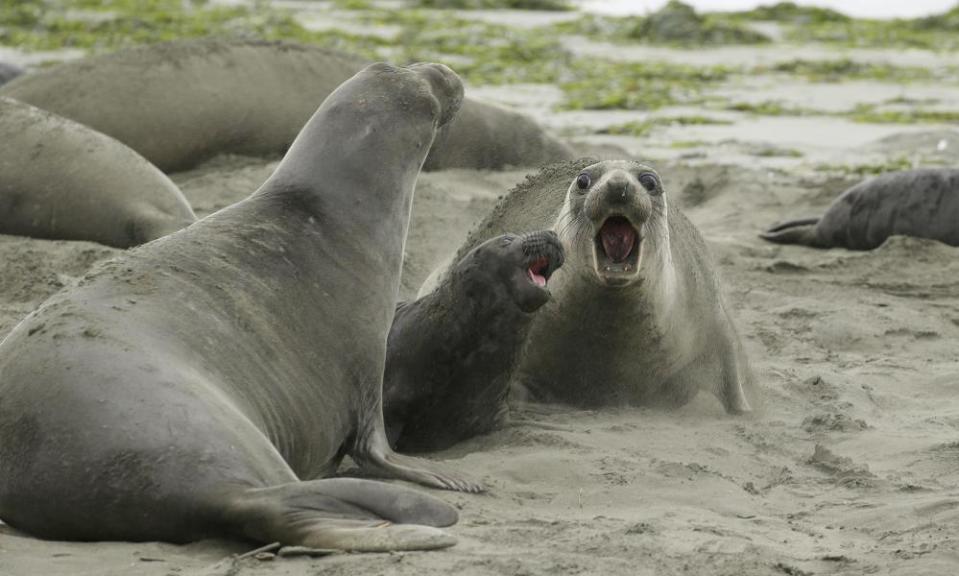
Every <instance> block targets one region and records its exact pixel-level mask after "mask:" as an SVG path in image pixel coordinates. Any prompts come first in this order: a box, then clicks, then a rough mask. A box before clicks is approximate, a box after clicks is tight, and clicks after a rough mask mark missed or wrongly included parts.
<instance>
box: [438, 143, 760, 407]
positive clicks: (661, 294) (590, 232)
mask: <svg viewBox="0 0 959 576" xmlns="http://www.w3.org/2000/svg"><path fill="white" fill-rule="evenodd" d="M570 181H572V184H570ZM544 226H553V227H554V229H555V230H556V232H557V234H558V235H559V237H560V238H561V239H562V240H563V244H564V246H565V247H566V264H565V265H564V266H563V268H561V269H560V270H558V271H557V272H556V274H554V275H553V280H552V281H551V292H552V294H553V298H552V299H551V301H550V302H549V303H547V304H546V305H545V306H544V307H543V309H542V310H540V311H539V312H538V313H537V314H536V316H535V318H534V319H533V320H532V327H531V328H530V333H529V336H528V338H527V339H526V342H525V345H524V348H523V350H522V351H521V354H520V359H519V364H518V368H517V371H516V373H515V378H514V380H515V384H516V385H517V388H518V390H519V391H525V392H527V393H528V394H530V395H531V396H532V398H533V399H536V400H540V401H547V402H562V403H568V404H575V405H579V406H602V405H612V404H634V405H645V404H652V405H655V404H659V405H671V406H675V405H681V404H683V403H685V402H687V401H688V400H689V399H690V398H692V396H693V395H694V394H696V393H697V392H698V391H699V390H700V389H708V390H710V391H712V392H714V393H715V394H717V395H718V396H719V398H720V400H721V401H722V403H723V406H724V407H725V409H726V411H727V412H730V413H743V412H749V411H751V409H752V408H751V405H750V399H749V398H748V397H747V391H748V392H749V393H750V394H751V393H752V375H751V372H750V370H749V367H748V363H747V361H746V357H745V354H744V351H743V349H742V345H741V343H740V340H739V336H738V335H737V332H736V329H735V326H734V325H733V322H732V319H731V318H730V316H729V314H728V312H727V311H726V306H725V304H724V302H723V297H722V288H721V286H720V283H719V279H718V277H717V273H716V271H715V269H714V265H713V263H712V261H711V259H710V256H709V249H708V247H707V246H706V244H705V242H704V241H703V239H702V237H701V236H700V234H699V231H698V230H697V229H696V227H695V226H694V225H693V224H692V223H691V222H690V221H689V220H688V219H686V217H685V216H684V215H683V214H682V213H681V212H680V211H679V210H678V209H677V208H676V207H675V206H673V205H672V204H671V203H669V202H668V200H667V194H666V192H665V189H664V185H663V183H662V181H661V179H660V177H659V175H658V174H657V173H656V171H655V170H653V169H652V168H650V167H649V166H646V165H644V164H641V163H639V162H634V161H625V160H617V161H605V162H596V161H595V160H593V159H581V160H576V161H572V162H565V163H559V164H554V165H551V166H547V167H545V168H543V169H542V170H541V171H540V172H539V173H538V174H536V175H534V176H529V177H527V180H526V181H525V182H523V183H521V184H520V185H519V186H517V187H516V188H514V189H513V190H511V191H510V192H509V194H507V195H506V196H505V197H504V198H503V199H502V200H501V202H500V203H499V204H498V205H497V206H496V207H494V209H493V211H492V212H491V213H490V215H489V216H487V217H486V218H485V219H484V220H483V221H482V222H481V223H480V224H479V226H478V227H477V229H476V230H474V231H473V232H472V233H471V234H470V237H469V238H468V239H467V241H466V243H465V244H464V246H463V247H462V248H461V249H460V253H464V251H468V250H470V249H472V247H473V246H476V245H477V244H479V243H481V242H483V241H485V240H486V239H487V238H489V237H491V236H494V235H497V234H501V233H502V232H503V231H504V230H516V231H524V230H535V229H539V228H542V227H544ZM457 257H458V256H457ZM444 277H445V276H444V275H443V274H442V273H440V274H435V275H434V276H433V282H434V283H435V281H436V279H438V278H444ZM429 289H430V286H429V285H428V284H427V285H424V291H425V290H429Z"/></svg>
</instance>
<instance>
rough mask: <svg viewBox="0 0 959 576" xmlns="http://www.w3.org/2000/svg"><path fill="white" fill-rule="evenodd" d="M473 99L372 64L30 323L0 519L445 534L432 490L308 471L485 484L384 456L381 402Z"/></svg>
mask: <svg viewBox="0 0 959 576" xmlns="http://www.w3.org/2000/svg"><path fill="white" fill-rule="evenodd" d="M461 99H462V85H461V83H460V81H459V79H458V78H457V77H456V75H455V74H453V73H452V72H451V71H450V70H449V69H448V68H446V67H445V66H442V65H419V66H415V67H411V68H409V69H402V68H394V67H392V66H388V65H385V64H377V65H373V66H370V67H368V68H366V69H364V70H363V71H361V72H360V73H359V74H357V75H356V76H355V77H354V78H352V79H351V80H350V81H348V82H346V83H345V84H343V85H342V86H340V87H339V88H338V89H337V90H336V91H335V92H334V93H333V94H331V95H330V97H329V98H327V99H326V101H325V102H324V103H323V104H322V106H320V108H319V110H317V112H316V114H315V115H314V116H313V117H312V119H311V120H310V121H309V122H308V123H307V125H306V126H305V127H304V129H303V131H302V133H301V134H300V135H299V137H298V138H297V139H296V141H295V142H294V143H293V146H292V147H291V148H290V151H289V153H288V154H287V155H286V156H285V157H284V159H283V160H282V162H280V164H279V166H278V167H277V169H276V171H275V172H274V173H273V174H272V175H271V176H270V178H269V179H268V180H267V181H266V182H265V183H264V184H263V186H262V187H261V188H260V189H259V190H257V191H256V192H255V193H254V194H253V195H252V196H251V197H249V198H247V199H246V200H243V201H241V202H239V203H237V204H234V205H232V206H229V207H227V208H225V209H223V210H221V211H219V212H217V213H215V214H213V215H211V216H209V217H207V218H205V219H203V220H200V221H199V222H197V223H196V224H194V225H192V226H190V227H188V228H186V229H184V230H181V231H180V232H178V233H175V234H173V235H170V236H167V237H165V238H162V239H160V240H158V241H156V242H152V243H150V244H148V245H146V246H143V247H141V248H139V249H136V250H133V251H131V252H129V253H127V254H124V255H121V256H120V257H119V258H117V259H115V260H112V261H109V262H108V263H106V264H104V265H102V266H100V267H99V268H98V269H96V270H95V271H94V272H91V273H90V274H88V275H87V276H86V277H85V278H84V279H83V280H82V281H81V282H80V283H79V284H78V285H77V286H76V287H74V288H70V289H67V290H64V291H63V292H60V293H59V294H58V295H56V296H54V297H53V298H51V299H50V300H48V301H47V302H46V303H45V304H44V305H43V306H42V307H41V308H40V309H39V310H37V311H36V312H34V313H33V314H31V315H30V316H28V317H27V318H26V319H25V320H24V321H23V322H22V323H21V324H20V325H18V326H17V327H16V328H15V329H14V330H13V332H11V333H10V335H9V336H8V337H7V338H6V339H5V340H4V341H3V343H2V344H0V462H3V466H2V467H0V519H2V520H3V521H4V522H6V523H8V524H10V525H11V526H13V527H15V528H18V529H20V530H23V531H25V532H28V533H31V534H34V535H37V536H40V537H43V538H54V539H69V540H165V541H170V542H187V541H191V540H195V539H199V538H204V537H209V536H219V537H239V538H247V539H251V540H254V541H258V542H264V543H267V542H274V541H278V542H281V543H283V544H289V545H303V546H309V547H317V548H336V549H346V550H357V551H363V550H394V549H429V548H438V547H444V546H449V545H451V544H452V543H453V542H454V540H453V539H452V537H450V536H447V535H446V534H444V533H443V532H441V531H439V530H437V529H436V528H434V526H446V525H450V524H452V523H454V522H455V521H456V516H457V515H456V511H455V509H454V508H453V507H451V506H449V505H447V504H445V503H443V502H442V501H440V500H438V499H436V498H433V497H431V496H427V495H424V494H420V493H418V492H416V491H413V490H411V489H409V488H405V487H401V486H394V485H390V484H386V483H380V482H370V481H365V480H357V479H347V478H336V479H325V480H313V479H315V478H320V477H322V476H326V475H328V474H330V473H331V472H333V471H334V470H335V469H336V467H337V465H338V463H339V461H340V459H341V458H342V457H343V456H344V455H346V454H349V455H351V456H352V458H353V459H354V460H355V461H356V463H357V464H358V465H359V466H360V467H361V468H363V469H365V470H367V471H369V472H372V473H375V474H380V475H384V476H389V477H395V478H403V479H406V480H410V481H413V482H418V483H421V484H426V485H430V486H435V487H442V488H450V489H461V490H471V491H472V490H477V489H478V488H477V487H476V486H475V485H473V484H471V483H469V482H466V481H462V480H457V479H456V478H455V477H453V476H452V475H450V474H448V473H446V472H443V471H442V470H441V469H439V468H437V467H436V466H435V465H433V464H430V463H427V462H425V461H422V460H418V459H415V458H410V457H406V456H400V455H397V454H395V453H393V451H392V450H391V449H390V447H389V445H388V444H387V440H386V435H385V431H384V425H383V413H382V406H381V400H382V396H381V392H382V378H383V368H384V364H385V357H386V336H387V332H388V331H389V328H390V323H391V321H392V318H393V314H394V309H395V302H396V297H397V292H398V287H399V274H400V265H401V260H402V255H403V243H404V238H405V235H406V230H407V225H408V221H409V213H410V206H411V201H412V195H413V188H414V186H415V183H416V177H417V174H418V173H419V170H420V167H421V166H422V163H423V161H424V160H425V158H426V153H427V151H428V150H429V146H430V144H431V142H432V141H433V138H434V136H435V133H436V130H437V129H438V128H439V127H440V126H441V125H443V124H445V123H447V122H448V121H449V120H450V118H452V116H453V114H454V113H455V112H456V109H457V107H458V105H459V103H460V101H461ZM371 167H375V169H371ZM393 523H396V524H393ZM423 525H425V526H423Z"/></svg>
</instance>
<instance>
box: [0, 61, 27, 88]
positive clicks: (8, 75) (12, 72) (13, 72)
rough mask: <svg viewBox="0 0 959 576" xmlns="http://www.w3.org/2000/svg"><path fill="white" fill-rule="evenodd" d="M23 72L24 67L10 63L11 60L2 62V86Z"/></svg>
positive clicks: (0, 78)
mask: <svg viewBox="0 0 959 576" xmlns="http://www.w3.org/2000/svg"><path fill="white" fill-rule="evenodd" d="M22 74H23V68H20V67H19V66H16V65H14V64H10V63H9V62H0V86H2V85H4V84H6V83H7V82H9V81H11V80H13V79H14V78H16V77H17V76H20V75H22Z"/></svg>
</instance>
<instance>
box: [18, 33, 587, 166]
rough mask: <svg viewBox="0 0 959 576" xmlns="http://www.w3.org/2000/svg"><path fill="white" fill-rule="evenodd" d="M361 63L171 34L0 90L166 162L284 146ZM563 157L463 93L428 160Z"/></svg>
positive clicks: (525, 122)
mask: <svg viewBox="0 0 959 576" xmlns="http://www.w3.org/2000/svg"><path fill="white" fill-rule="evenodd" d="M367 64H368V62H366V61H365V60H363V59H361V58H358V57H355V56H350V55H346V54H343V53H340V52H334V51H331V50H325V49H322V48H318V47H315V46H303V45H296V44H285V43H264V42H261V43H253V42H247V43H241V42H234V43H227V42H221V41H210V40H202V41H179V42H171V43H167V44H157V45H152V46H142V47H138V48H133V49H130V50H125V51H122V52H118V53H115V54H109V55H103V56H96V57H93V58H89V59H85V60H79V61H72V62H68V63H65V64H61V65H60V66H57V67H56V68H52V69H49V70H44V71H40V72H37V73H35V74H31V75H29V76H26V77H24V78H22V79H20V80H18V81H15V82H12V83H11V84H9V85H7V86H4V87H3V89H2V90H0V95H7V96H12V97H14V98H17V99H19V100H22V101H24V102H29V103H30V104H33V105H34V106H38V107H40V108H44V109H46V110H50V111H52V112H56V113H57V114H60V115H61V116H65V117H67V118H71V119H73V120H76V121H77V122H80V123H82V124H85V125H87V126H90V127H91V128H94V129H96V130H99V131H100V132H103V133H104V134H109V135H110V136H113V137H114V138H116V139H117V140H120V141H121V142H123V143H125V144H126V145H127V146H130V147H131V148H133V149H134V150H136V151H137V152H139V153H140V154H143V156H145V157H146V158H147V159H148V160H150V161H151V162H153V163H154V164H156V165H157V166H158V167H160V169H162V170H163V171H165V172H174V171H179V170H185V169H187V168H191V167H193V166H195V165H196V164H199V163H200V162H202V161H203V160H206V159H208V158H210V157H211V156H214V155H216V154H221V153H228V152H229V153H236V154H249V155H271V154H282V153H283V152H284V151H285V150H286V148H287V147H288V146H289V145H290V142H292V141H293V138H294V137H295V136H296V134H297V133H298V132H299V130H300V128H302V127H303V124H304V123H305V122H306V121H307V119H308V118H309V117H310V115H311V114H312V113H313V111H314V110H315V109H316V103H317V102H320V101H322V100H323V98H325V97H326V96H327V95H328V94H329V93H330V92H332V91H333V89H334V88H336V87H337V86H339V84H340V83H341V82H343V81H345V80H346V79H347V78H349V77H350V76H352V75H353V74H355V73H356V72H357V71H358V70H360V69H361V68H363V67H364V66H366V65H367ZM568 158H572V152H571V151H570V149H569V148H568V147H566V145H564V144H562V143H560V142H559V141H558V140H556V139H555V138H553V137H552V136H550V135H549V134H547V133H546V132H544V131H543V129H542V128H540V127H539V126H538V125H537V124H536V123H535V122H533V121H532V120H531V119H529V118H527V117H526V116H523V115H522V114H517V113H515V112H510V111H508V110H505V109H503V108H499V107H497V106H492V105H490V104H484V103H481V102H477V101H474V100H466V101H465V102H464V103H463V106H462V110H461V111H460V113H459V114H458V115H457V118H456V119H455V120H454V121H453V122H452V123H451V124H450V126H448V127H447V128H446V129H445V130H444V133H442V134H441V135H440V136H439V137H438V138H437V140H436V144H435V145H434V149H433V151H432V152H431V153H430V156H429V158H428V159H427V161H426V165H425V168H426V169H427V170H430V169H441V168H477V169H500V168H503V167H504V166H507V165H515V166H539V165H541V164H544V163H546V162H555V161H556V160H562V159H568Z"/></svg>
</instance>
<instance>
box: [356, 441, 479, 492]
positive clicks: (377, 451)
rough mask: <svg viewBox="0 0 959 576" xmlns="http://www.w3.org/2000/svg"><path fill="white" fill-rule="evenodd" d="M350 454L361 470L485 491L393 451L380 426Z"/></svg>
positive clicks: (461, 489) (434, 485)
mask: <svg viewBox="0 0 959 576" xmlns="http://www.w3.org/2000/svg"><path fill="white" fill-rule="evenodd" d="M350 456H352V458H353V460H354V461H356V463H357V464H358V465H359V467H360V468H361V469H362V470H364V471H365V472H369V473H370V474H373V475H376V476H381V477H385V478H399V479H400V480H408V481H410V482H416V483H417V484H422V485H423V486H430V487H432V488H441V489H443V490H456V491H458V492H474V493H475V492H483V491H484V488H483V486H482V485H481V484H478V483H476V482H473V481H471V480H467V479H465V478H462V477H460V476H459V475H458V474H456V473H455V472H451V471H449V470H446V469H445V467H444V466H442V465H440V464H437V463H435V462H430V461H428V460H424V459H422V458H414V457H412V456H404V455H402V454H397V453H396V452H393V449H392V448H390V447H389V444H387V442H386V435H385V434H384V432H383V430H382V428H379V429H378V430H376V431H375V432H373V433H372V434H371V435H370V437H369V438H367V439H366V441H365V442H360V443H358V444H357V448H356V449H355V450H353V453H352V454H350Z"/></svg>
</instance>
